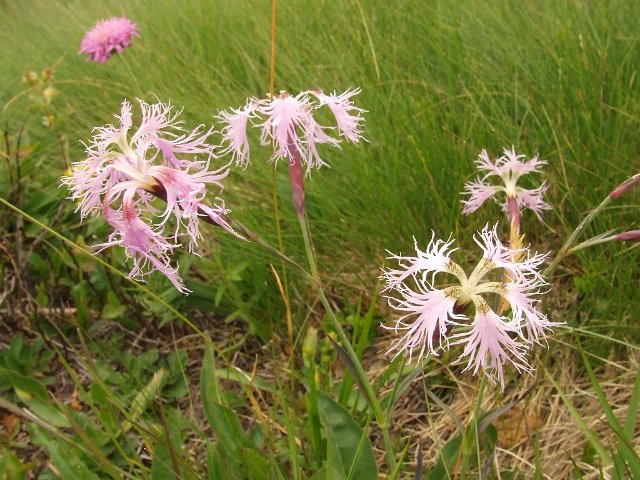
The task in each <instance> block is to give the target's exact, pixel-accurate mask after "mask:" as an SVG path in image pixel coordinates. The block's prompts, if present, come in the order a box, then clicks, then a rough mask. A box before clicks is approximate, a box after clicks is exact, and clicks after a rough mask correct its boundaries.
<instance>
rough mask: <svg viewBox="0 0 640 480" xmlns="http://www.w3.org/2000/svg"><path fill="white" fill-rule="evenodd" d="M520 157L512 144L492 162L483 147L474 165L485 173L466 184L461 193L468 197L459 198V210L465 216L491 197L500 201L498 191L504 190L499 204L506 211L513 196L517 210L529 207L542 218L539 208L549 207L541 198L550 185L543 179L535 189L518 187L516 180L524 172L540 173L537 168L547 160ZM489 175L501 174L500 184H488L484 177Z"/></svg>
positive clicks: (499, 175) (541, 209)
mask: <svg viewBox="0 0 640 480" xmlns="http://www.w3.org/2000/svg"><path fill="white" fill-rule="evenodd" d="M522 159H524V155H518V154H516V152H515V149H514V148H513V147H511V150H507V149H505V150H504V155H503V156H502V157H500V158H497V159H496V160H495V161H491V160H490V158H489V154H488V153H487V151H486V150H482V152H481V153H480V155H479V156H478V160H477V161H476V164H477V165H478V170H480V171H483V172H486V173H485V175H484V177H480V176H478V177H477V178H476V180H475V181H473V182H467V183H466V184H465V188H464V191H463V192H462V194H463V195H469V198H468V199H467V200H463V201H462V203H463V205H464V208H463V209H462V212H463V213H465V214H467V215H468V214H470V213H472V212H475V211H476V210H477V209H478V208H480V206H481V205H482V204H483V203H484V202H486V201H487V200H489V199H490V198H493V199H494V200H495V201H496V202H498V203H500V201H499V200H498V198H497V194H498V193H499V192H503V193H504V194H505V197H506V198H505V201H504V202H503V203H502V204H501V205H502V209H503V210H504V211H505V212H506V211H507V210H508V201H509V199H515V204H516V205H517V208H518V209H522V208H525V207H526V208H529V209H531V210H533V212H534V213H535V214H536V216H537V217H538V218H539V219H540V218H542V217H541V214H542V211H543V210H550V209H551V206H549V205H548V204H547V203H546V202H545V201H544V198H543V197H544V193H545V192H546V191H547V188H549V186H548V184H547V183H546V182H544V183H542V185H540V186H539V187H537V188H534V189H526V188H522V187H520V186H518V185H517V183H518V180H519V179H520V177H522V176H523V175H525V174H527V173H532V172H540V167H542V166H543V165H546V163H547V162H546V161H544V160H540V159H538V157H537V156H535V157H533V158H532V159H531V160H529V161H524V160H522ZM490 177H500V178H501V179H502V185H493V184H491V183H489V182H488V181H487V180H488V179H489V178H490ZM510 213H513V212H510Z"/></svg>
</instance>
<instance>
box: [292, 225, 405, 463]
mask: <svg viewBox="0 0 640 480" xmlns="http://www.w3.org/2000/svg"><path fill="white" fill-rule="evenodd" d="M298 220H299V222H300V228H301V229H302V237H303V239H304V246H305V250H306V251H307V259H308V260H309V268H310V269H311V276H312V277H313V279H314V286H315V289H316V293H317V295H318V298H319V299H320V302H321V303H322V306H323V307H324V309H325V311H326V312H327V315H328V316H329V320H330V321H331V325H332V327H333V328H334V330H335V331H336V333H337V334H338V338H339V339H340V342H341V343H342V347H343V348H344V350H345V352H346V353H347V355H348V356H349V359H350V360H351V363H352V365H353V367H354V369H355V374H356V376H357V377H358V378H357V380H358V383H359V384H360V385H361V386H362V388H363V390H364V394H365V397H366V398H367V401H368V403H369V406H370V407H371V410H372V411H373V415H374V416H375V417H376V421H377V422H378V426H379V427H380V430H381V431H382V437H383V439H384V443H385V450H386V454H387V464H388V466H389V470H391V471H392V470H394V469H395V467H396V456H395V449H394V447H393V442H392V441H391V435H390V434H389V424H388V421H387V418H386V417H385V415H384V412H383V411H382V407H381V405H380V402H379V401H378V397H377V396H376V394H375V392H374V391H373V388H372V387H371V383H370V382H369V380H368V379H367V375H366V374H365V372H364V369H363V368H362V364H361V363H360V360H359V359H358V355H357V354H356V352H355V350H354V349H353V346H352V345H351V342H350V341H349V338H348V337H347V334H346V333H345V331H344V329H343V328H342V326H341V325H340V321H339V320H338V318H337V317H336V315H335V313H334V312H333V308H332V307H331V304H330V303H329V300H328V299H327V296H326V295H325V293H324V290H323V288H322V284H321V282H320V277H319V276H318V266H317V264H316V259H315V254H314V252H313V247H312V246H311V230H310V228H309V222H308V221H307V216H306V214H304V215H298Z"/></svg>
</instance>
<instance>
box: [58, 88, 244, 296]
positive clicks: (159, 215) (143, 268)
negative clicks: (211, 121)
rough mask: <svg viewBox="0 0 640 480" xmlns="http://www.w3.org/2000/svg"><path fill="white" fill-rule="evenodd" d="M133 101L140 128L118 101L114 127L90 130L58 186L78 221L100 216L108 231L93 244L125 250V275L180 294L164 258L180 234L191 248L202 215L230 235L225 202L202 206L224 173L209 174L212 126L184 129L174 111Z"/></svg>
mask: <svg viewBox="0 0 640 480" xmlns="http://www.w3.org/2000/svg"><path fill="white" fill-rule="evenodd" d="M138 102H139V104H140V109H141V113H142V118H141V121H140V124H139V126H137V127H133V123H132V117H131V104H130V103H129V102H127V101H126V100H125V101H124V102H122V110H121V113H120V115H116V118H117V119H118V125H117V126H114V125H106V126H104V127H97V128H95V129H94V132H95V135H94V137H93V139H92V141H91V143H90V144H89V145H86V152H87V157H86V158H85V159H84V160H82V161H80V162H77V163H75V164H74V165H73V169H72V172H71V174H70V175H69V176H66V177H63V179H62V183H63V184H65V185H67V186H68V188H69V190H70V192H71V197H70V198H71V199H73V200H76V201H78V203H79V205H78V210H79V211H80V217H81V219H84V218H86V217H87V216H89V215H99V214H102V215H103V216H104V218H105V220H106V221H107V222H108V223H109V224H110V225H111V226H112V227H113V228H114V232H113V233H112V234H111V235H110V236H109V240H108V242H106V243H103V244H101V245H99V247H101V248H106V247H110V246H115V245H121V246H122V247H124V248H125V251H126V254H127V258H132V259H133V262H134V267H133V269H132V270H131V272H130V274H129V275H130V276H131V277H137V278H140V279H142V278H144V276H145V275H147V274H148V273H149V272H150V271H153V270H158V271H160V272H162V273H163V274H164V275H166V276H167V277H168V278H169V280H171V282H172V283H173V284H174V285H175V286H176V288H177V289H178V290H180V291H181V292H187V291H188V290H187V289H186V288H185V287H184V284H183V283H182V280H181V279H180V277H179V276H178V273H177V267H173V266H172V265H171V264H170V255H171V253H172V251H173V249H174V248H176V247H177V246H179V245H180V243H179V242H180V241H181V239H183V238H185V237H186V238H187V239H188V248H189V251H190V252H193V251H194V249H195V247H196V246H197V243H198V239H199V238H200V237H201V235H200V231H199V229H198V223H199V220H200V219H201V218H202V219H204V220H206V221H208V222H210V223H214V224H217V225H220V226H221V227H223V228H224V229H225V230H227V231H229V232H231V233H234V234H235V232H234V231H233V230H232V228H231V227H230V226H229V224H228V223H227V221H226V219H225V215H226V214H227V213H228V212H229V210H227V209H225V206H224V202H223V201H222V200H221V199H218V198H216V200H215V201H214V204H213V206H210V205H206V204H205V203H204V201H205V196H206V189H207V186H208V185H214V186H215V187H217V188H219V189H222V184H221V183H220V182H221V180H222V179H223V178H224V177H226V176H227V174H228V173H229V170H228V168H227V167H226V166H224V167H222V168H219V169H217V170H209V166H210V161H211V159H212V158H213V157H214V155H213V153H212V152H213V148H214V147H213V146H212V145H209V144H208V143H207V138H208V137H209V136H210V135H211V134H212V133H213V130H212V129H208V130H207V129H205V127H204V126H202V125H199V126H198V127H196V128H195V129H194V130H192V131H187V130H184V128H183V127H182V122H181V121H179V120H178V117H179V115H180V112H175V111H173V110H172V107H171V106H170V105H165V104H162V103H156V104H151V105H150V104H147V103H145V102H143V101H142V100H138ZM197 156H203V157H204V159H203V160H199V159H198V157H197ZM159 199H161V200H162V201H160V200H159ZM163 201H164V202H163ZM170 219H173V221H174V223H175V229H174V230H173V232H172V233H168V232H167V231H166V229H167V225H168V223H169V220H170Z"/></svg>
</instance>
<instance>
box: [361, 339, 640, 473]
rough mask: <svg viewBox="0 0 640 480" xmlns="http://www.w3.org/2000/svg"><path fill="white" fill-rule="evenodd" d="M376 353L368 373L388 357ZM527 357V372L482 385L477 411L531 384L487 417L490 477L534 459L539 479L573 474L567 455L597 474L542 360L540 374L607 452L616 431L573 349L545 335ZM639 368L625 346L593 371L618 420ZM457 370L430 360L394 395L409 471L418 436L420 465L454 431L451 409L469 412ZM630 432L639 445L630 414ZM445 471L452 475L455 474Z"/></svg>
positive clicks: (531, 466)
mask: <svg viewBox="0 0 640 480" xmlns="http://www.w3.org/2000/svg"><path fill="white" fill-rule="evenodd" d="M383 342H384V340H383ZM379 347H380V348H378V351H384V345H379ZM540 350H542V349H540ZM378 358H379V360H378V361H377V362H376V364H377V365H376V367H375V368H374V369H373V370H372V372H371V373H372V374H380V372H382V371H384V369H385V368H386V366H387V365H388V360H386V359H384V358H380V357H378ZM532 364H533V365H535V366H537V371H536V373H535V376H528V375H524V376H520V377H518V378H515V377H513V378H512V381H511V382H510V383H508V384H507V386H506V388H505V390H504V392H502V391H501V390H500V388H499V387H494V386H492V385H487V388H486V389H485V394H484V398H483V402H482V412H489V411H492V410H495V409H497V408H499V407H501V406H503V405H506V404H508V403H509V402H511V401H513V400H516V399H518V398H520V397H522V396H523V395H525V394H526V392H527V390H529V389H530V388H531V391H530V392H529V393H528V395H526V397H525V398H524V399H522V401H521V402H519V403H517V404H516V405H515V406H514V407H513V408H512V409H511V410H509V411H508V412H507V413H505V414H504V415H503V416H502V417H500V418H499V419H498V420H497V421H496V422H495V423H494V425H495V427H496V429H497V431H498V440H497V446H496V452H495V457H494V459H493V462H492V463H493V464H492V468H491V471H492V472H493V473H492V477H494V478H502V475H504V474H505V473H506V472H518V473H519V476H518V477H517V478H534V475H535V472H536V467H535V465H536V462H539V464H540V466H541V472H542V475H543V478H545V479H549V480H557V479H565V478H574V477H577V475H576V472H575V466H574V464H573V463H572V461H573V462H575V463H576V464H577V465H578V467H579V468H580V470H581V472H582V475H583V478H600V471H599V468H598V467H597V464H598V458H597V456H595V454H594V456H593V457H591V458H588V459H587V458H586V457H587V456H588V455H589V452H590V451H591V450H590V448H589V446H588V443H589V442H588V439H587V437H586V435H585V434H584V432H583V431H582V430H581V428H580V427H579V426H578V424H577V423H576V421H575V420H574V419H573V418H572V415H571V413H570V410H569V409H568V408H567V406H566V404H565V402H564V401H563V399H562V398H561V395H560V394H559V393H558V391H557V390H556V388H554V386H553V385H552V383H551V382H550V381H549V379H548V378H547V376H546V375H547V373H545V367H544V366H543V365H545V364H546V365H547V366H546V371H547V372H548V375H551V376H552V377H553V379H554V380H555V381H556V382H557V384H558V385H559V386H560V388H561V389H562V391H563V392H564V394H565V396H566V397H567V398H568V399H569V400H570V401H571V403H572V404H573V406H574V407H575V408H576V410H577V411H578V413H579V415H580V417H581V418H582V419H583V420H584V422H585V423H586V425H587V426H588V427H589V428H590V429H591V430H592V431H593V432H594V433H595V434H596V436H597V437H598V438H599V439H600V441H601V442H602V443H603V444H604V445H605V446H606V447H607V449H609V450H610V451H613V452H615V451H616V450H617V447H616V445H617V443H618V441H617V437H616V434H615V433H614V432H613V430H612V429H611V428H610V426H609V424H608V422H607V419H606V416H605V414H604V412H603V410H602V408H601V406H600V403H599V401H598V398H597V397H596V394H595V392H594V390H593V387H592V385H591V382H590V380H589V378H588V377H587V375H586V374H585V373H584V367H583V366H582V362H581V359H580V357H579V355H577V354H576V352H575V351H574V350H573V349H572V348H571V347H570V346H569V345H567V344H558V343H556V342H553V343H552V344H551V346H550V349H549V351H548V352H547V351H544V352H542V351H541V355H540V356H539V358H537V359H533V360H532ZM551 364H553V365H551ZM639 368H640V353H638V351H635V350H632V351H631V353H630V354H629V355H628V356H625V357H624V358H615V357H611V358H608V359H606V360H605V361H604V363H603V366H602V367H600V368H597V369H596V371H595V373H596V376H597V378H598V379H599V381H600V384H601V387H602V389H603V391H604V393H605V395H606V397H607V399H608V401H609V403H610V405H611V407H612V409H613V412H614V414H615V416H616V418H617V419H618V421H619V422H620V423H621V424H622V423H624V421H625V418H626V414H627V410H628V408H629V402H630V399H631V394H632V390H633V382H634V380H635V376H636V374H637V372H638V369H639ZM460 370H461V368H459V367H455V366H453V367H451V366H449V365H447V364H446V363H445V361H441V362H440V363H433V362H432V363H430V364H429V365H428V366H427V367H426V368H425V372H424V374H422V375H421V376H420V377H418V378H417V379H416V380H415V381H414V382H413V384H412V385H411V387H410V388H409V389H408V390H407V391H406V392H405V393H404V394H403V395H402V396H401V397H400V398H399V400H398V402H397V405H396V408H395V409H394V414H393V428H394V431H395V432H394V437H396V438H398V437H401V438H402V439H403V440H404V442H409V443H410V445H411V447H410V452H412V453H411V457H412V458H411V462H412V467H413V468H411V469H410V470H412V471H415V468H416V466H417V458H416V451H417V446H418V443H421V444H422V448H423V462H424V465H425V467H426V468H427V469H428V468H430V467H432V466H433V465H435V463H436V462H437V461H438V458H439V452H440V449H441V448H442V446H443V445H444V444H445V443H446V442H447V441H448V440H450V439H451V438H453V437H454V436H455V435H456V434H457V433H458V428H457V426H456V423H455V421H454V420H453V419H452V415H455V416H456V417H457V418H458V419H459V420H460V422H461V423H462V424H463V425H465V426H466V425H468V424H469V423H470V422H471V420H472V417H473V411H474V408H475V404H476V398H477V394H478V390H479V382H478V381H477V379H476V378H474V377H472V376H470V375H467V374H464V375H461V374H460V373H459V371H460ZM427 388H428V389H430V390H431V391H432V392H434V393H436V394H437V395H438V397H439V398H440V399H441V400H442V401H443V402H444V403H445V404H446V406H447V409H448V410H449V411H446V410H445V409H444V408H441V407H439V406H438V405H437V404H436V403H435V402H433V401H432V400H431V399H429V397H428V396H427V394H426V389H427ZM389 389H390V388H389ZM635 432H636V433H635V437H634V441H633V445H634V447H635V448H636V449H640V419H638V420H637V421H636V428H635ZM376 443H378V442H376ZM536 444H537V445H536ZM380 446H381V444H380ZM379 453H380V454H382V453H383V452H381V451H380V452H379ZM483 460H484V459H483ZM594 465H595V466H594ZM603 470H604V472H603V473H604V476H605V478H609V477H610V475H611V470H612V467H611V466H609V467H607V468H604V469H603ZM407 478H413V477H407ZM452 478H456V477H455V474H454V475H452ZM509 478H513V477H509Z"/></svg>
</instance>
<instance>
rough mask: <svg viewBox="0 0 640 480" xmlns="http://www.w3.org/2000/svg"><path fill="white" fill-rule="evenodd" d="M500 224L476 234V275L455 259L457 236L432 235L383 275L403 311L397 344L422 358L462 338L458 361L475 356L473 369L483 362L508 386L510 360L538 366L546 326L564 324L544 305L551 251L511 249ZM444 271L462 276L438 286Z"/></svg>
mask: <svg viewBox="0 0 640 480" xmlns="http://www.w3.org/2000/svg"><path fill="white" fill-rule="evenodd" d="M496 230H497V226H496V227H494V228H493V229H490V228H489V227H488V226H486V227H485V228H484V229H483V230H482V232H480V233H479V235H478V236H474V240H475V242H476V243H477V244H478V246H479V247H480V248H481V249H482V251H483V256H482V258H481V260H480V261H479V262H478V264H477V266H476V267H475V269H474V270H473V272H472V273H471V274H470V275H469V276H467V275H466V274H465V272H464V270H463V269H462V267H460V266H459V265H458V264H457V263H455V262H454V261H453V260H451V254H452V253H453V252H454V251H455V250H456V249H455V248H451V246H452V244H453V240H451V239H449V240H447V241H443V240H435V239H434V238H432V239H431V242H430V243H429V245H428V246H427V248H426V250H425V251H422V250H420V249H419V248H418V245H417V242H416V246H415V248H416V255H417V256H415V257H410V256H401V255H393V256H392V257H390V258H392V259H394V260H397V261H398V263H399V268H397V269H387V270H384V273H383V275H382V278H383V279H384V281H385V291H386V292H388V293H389V295H388V296H387V298H388V301H389V305H390V306H391V307H392V308H394V309H396V310H398V311H399V312H401V313H402V316H401V317H400V318H399V319H398V320H397V323H396V325H395V326H393V327H385V328H389V329H393V330H394V331H395V332H402V336H401V337H399V338H398V339H396V340H394V342H393V344H392V347H391V349H390V350H389V351H393V350H397V354H400V353H404V354H406V355H407V356H408V357H409V361H411V358H412V355H413V352H414V350H416V349H419V352H418V359H420V358H421V357H422V356H424V355H425V354H433V355H438V351H439V350H440V349H448V348H449V346H450V345H459V344H461V345H464V350H463V352H462V354H461V355H460V357H459V359H458V361H460V360H462V359H463V358H468V365H467V367H466V369H465V370H469V369H473V373H474V374H476V373H477V372H478V370H479V368H480V367H482V368H483V370H485V371H486V372H487V373H488V374H489V376H490V377H492V378H494V379H496V378H497V380H498V381H499V382H500V383H501V384H503V385H504V371H503V365H504V364H505V363H507V362H509V363H512V364H513V365H514V366H515V367H516V369H517V370H518V371H529V370H530V367H529V364H528V363H527V360H526V354H527V351H528V350H529V348H530V347H531V345H532V344H533V343H535V342H537V343H540V342H543V341H544V339H545V338H546V332H545V330H547V329H549V328H551V327H553V326H554V325H556V324H555V323H552V322H550V321H549V320H548V319H547V317H546V316H545V315H544V314H543V313H541V312H540V311H538V310H537V304H538V303H539V301H540V299H539V297H540V295H541V294H542V293H544V292H543V289H544V287H545V286H546V285H547V283H546V282H545V281H544V279H543V278H542V276H541V275H540V273H539V268H540V266H541V265H542V263H543V262H544V260H545V259H546V257H547V255H542V254H531V252H529V250H527V249H511V248H509V247H507V246H505V245H503V244H502V243H501V242H500V240H499V239H498V235H497V233H496ZM438 274H449V275H450V276H452V278H455V279H457V282H455V283H454V284H450V283H449V284H448V286H443V287H442V288H438V287H436V276H437V275H438ZM505 274H506V275H505ZM507 276H508V277H507ZM505 278H509V279H510V281H506V282H505V281H504V279H505ZM392 292H395V293H396V294H397V295H398V297H394V296H392V295H390V294H391V293H392ZM492 297H493V298H492ZM498 298H502V299H504V301H505V302H506V303H508V305H509V306H510V307H511V318H508V317H507V316H504V315H503V314H502V312H501V311H500V310H498V312H496V311H495V310H494V309H493V308H492V307H491V301H492V300H496V299H498ZM471 305H473V308H474V311H475V314H474V317H473V320H472V321H471V320H470V319H469V317H468V316H467V315H466V314H465V313H464V312H465V311H466V310H467V308H468V307H470V306H471ZM397 354H396V355H397Z"/></svg>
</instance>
